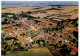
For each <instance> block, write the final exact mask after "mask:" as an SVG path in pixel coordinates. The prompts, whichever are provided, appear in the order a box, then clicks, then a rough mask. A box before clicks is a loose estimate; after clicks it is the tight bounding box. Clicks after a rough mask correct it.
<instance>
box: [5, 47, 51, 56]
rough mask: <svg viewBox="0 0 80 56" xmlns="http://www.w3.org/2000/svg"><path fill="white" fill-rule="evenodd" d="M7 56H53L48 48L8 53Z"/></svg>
mask: <svg viewBox="0 0 80 56" xmlns="http://www.w3.org/2000/svg"><path fill="white" fill-rule="evenodd" d="M6 55H9V56H52V54H51V53H50V51H49V50H48V49H47V48H46V47H41V48H32V49H29V50H28V51H15V52H12V51H8V52H7V53H6Z"/></svg>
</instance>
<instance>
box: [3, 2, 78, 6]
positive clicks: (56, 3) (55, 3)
mask: <svg viewBox="0 0 80 56" xmlns="http://www.w3.org/2000/svg"><path fill="white" fill-rule="evenodd" d="M21 4H41V5H43V4H53V5H78V1H2V5H21Z"/></svg>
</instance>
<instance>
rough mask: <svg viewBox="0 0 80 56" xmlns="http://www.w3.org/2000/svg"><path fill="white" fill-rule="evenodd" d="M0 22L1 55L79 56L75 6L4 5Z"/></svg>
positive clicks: (76, 8) (76, 10) (76, 7)
mask: <svg viewBox="0 0 80 56" xmlns="http://www.w3.org/2000/svg"><path fill="white" fill-rule="evenodd" d="M1 21H2V26H1V39H2V40H1V44H2V45H1V52H2V55H10V54H11V52H10V51H12V52H16V51H17V52H18V51H22V52H24V53H26V54H25V55H24V56H77V55H78V6H52V5H42V6H41V5H3V6H2V19H1ZM39 48H42V49H39ZM31 50H34V51H35V52H36V54H35V53H34V51H33V53H32V52H30V51H31ZM38 50H39V52H40V54H39V53H37V52H38ZM46 50H48V51H46ZM17 52H16V53H17ZM22 52H19V53H18V54H16V53H15V54H16V55H17V56H18V55H19V56H22ZM28 52H30V53H28ZM16 55H14V54H11V56H16Z"/></svg>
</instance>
